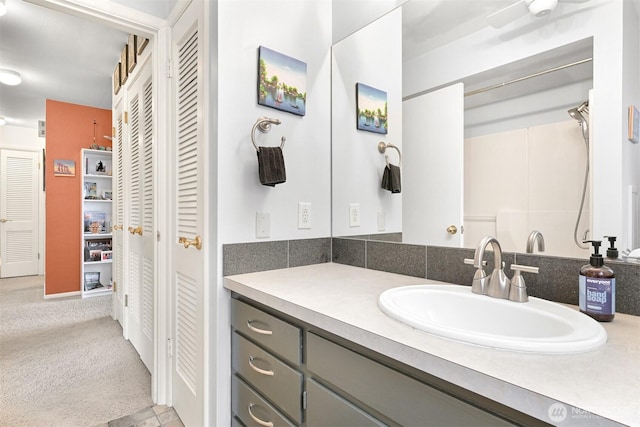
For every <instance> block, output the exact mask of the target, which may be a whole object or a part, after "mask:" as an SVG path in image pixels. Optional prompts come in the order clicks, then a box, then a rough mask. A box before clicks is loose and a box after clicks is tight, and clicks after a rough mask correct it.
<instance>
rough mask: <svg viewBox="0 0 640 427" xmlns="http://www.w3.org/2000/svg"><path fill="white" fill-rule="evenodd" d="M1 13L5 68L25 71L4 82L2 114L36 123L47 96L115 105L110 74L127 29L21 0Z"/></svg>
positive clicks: (14, 122)
mask: <svg viewBox="0 0 640 427" xmlns="http://www.w3.org/2000/svg"><path fill="white" fill-rule="evenodd" d="M6 3H7V9H8V11H7V14H6V15H4V16H2V17H0V68H8V69H12V70H14V71H17V72H19V73H20V74H21V76H22V83H21V84H20V85H18V86H5V85H2V84H0V116H4V117H5V118H6V119H7V124H8V125H11V126H20V127H28V128H37V126H38V120H44V119H45V100H46V99H53V100H57V101H63V102H70V103H74V104H82V105H88V106H91V107H98V108H105V109H110V108H111V76H112V73H113V69H114V68H115V65H116V64H117V62H118V61H119V58H120V52H121V51H122V48H123V47H124V45H125V44H126V42H127V38H128V34H126V33H124V32H122V31H118V30H114V29H110V28H108V27H105V26H101V25H99V24H96V23H95V22H92V21H87V20H84V19H80V18H77V17H73V16H69V15H65V14H63V13H60V12H56V11H53V10H49V9H46V8H44V7H41V6H36V5H33V4H30V3H27V2H24V1H22V0H6Z"/></svg>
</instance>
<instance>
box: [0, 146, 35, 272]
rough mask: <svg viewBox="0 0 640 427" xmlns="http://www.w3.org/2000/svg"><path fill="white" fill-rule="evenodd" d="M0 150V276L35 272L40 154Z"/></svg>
mask: <svg viewBox="0 0 640 427" xmlns="http://www.w3.org/2000/svg"><path fill="white" fill-rule="evenodd" d="M0 153H1V155H0V159H1V160H0V171H1V172H2V174H1V175H0V180H1V182H0V257H1V258H2V264H1V265H0V277H16V276H28V275H35V274H38V237H39V234H38V229H39V226H38V215H39V212H38V195H39V190H38V187H39V185H38V184H39V183H38V179H39V176H38V170H39V169H38V164H39V158H40V156H39V153H38V152H34V151H17V150H0Z"/></svg>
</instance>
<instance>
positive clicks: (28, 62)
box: [0, 0, 515, 128]
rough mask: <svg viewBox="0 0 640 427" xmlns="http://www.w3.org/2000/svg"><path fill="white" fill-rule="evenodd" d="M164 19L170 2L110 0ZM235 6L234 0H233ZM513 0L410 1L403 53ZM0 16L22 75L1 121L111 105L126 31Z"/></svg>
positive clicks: (473, 24) (2, 89) (5, 101)
mask: <svg viewBox="0 0 640 427" xmlns="http://www.w3.org/2000/svg"><path fill="white" fill-rule="evenodd" d="M111 1H112V2H115V3H119V4H122V5H125V6H128V7H131V8H133V9H137V10H140V11H142V12H145V13H147V14H150V15H153V16H157V17H160V18H166V17H167V16H168V14H169V12H170V10H171V8H172V7H173V6H174V5H175V4H176V1H177V0H153V1H150V0H111ZM235 1H237V0H235ZM514 1H515V0H409V1H408V2H407V3H406V4H405V5H403V8H404V9H403V17H404V18H403V56H404V57H405V59H406V58H409V57H412V56H416V55H418V54H420V53H422V52H425V51H427V50H429V49H433V48H435V47H437V46H441V45H444V44H446V43H448V42H450V41H453V40H455V39H457V38H459V37H462V36H465V35H468V34H471V33H473V32H475V31H478V30H480V29H482V28H484V27H486V26H487V23H486V16H487V15H489V14H490V13H492V12H494V11H496V10H498V9H500V8H502V7H504V6H506V5H509V4H511V3H513V2H514ZM6 3H7V7H8V13H7V14H6V15H5V16H3V17H0V68H9V69H13V70H15V71H18V72H19V73H20V74H21V75H22V79H23V82H22V84H20V85H19V86H13V87H11V86H5V85H1V84H0V116H4V117H5V118H6V119H7V123H8V125H12V126H21V127H28V128H37V124H38V120H44V119H45V100H46V99H53V100H57V101H63V102H70V103H74V104H81V105H87V106H91V107H97V108H105V109H110V108H111V93H112V86H111V76H112V73H113V69H114V67H115V65H116V63H117V61H118V60H119V58H120V52H121V51H122V48H123V47H124V45H125V44H126V41H127V37H128V34H127V33H124V32H122V31H119V30H115V29H113V28H109V27H107V26H104V25H101V24H98V23H96V22H94V21H89V20H86V19H82V18H78V17H75V16H69V15H66V14H63V13H61V12H57V11H53V10H50V9H47V8H44V7H41V6H37V5H34V4H31V3H28V2H26V1H24V0H6Z"/></svg>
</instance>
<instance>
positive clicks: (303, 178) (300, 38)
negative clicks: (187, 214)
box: [217, 0, 331, 243]
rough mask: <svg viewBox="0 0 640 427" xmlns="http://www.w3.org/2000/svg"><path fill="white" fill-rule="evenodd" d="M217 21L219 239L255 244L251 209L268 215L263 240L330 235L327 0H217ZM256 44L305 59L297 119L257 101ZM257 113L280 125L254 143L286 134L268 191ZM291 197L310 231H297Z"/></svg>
mask: <svg viewBox="0 0 640 427" xmlns="http://www.w3.org/2000/svg"><path fill="white" fill-rule="evenodd" d="M249 11H252V12H253V13H248V12H249ZM258 12H259V13H258ZM218 25H219V28H218V33H219V34H221V36H220V41H219V53H218V58H217V63H218V69H219V78H218V82H219V83H218V84H219V97H218V100H219V101H218V106H219V109H220V111H218V116H219V131H218V164H219V176H218V186H219V190H218V191H219V212H220V218H219V223H220V224H221V229H220V236H219V240H220V242H221V243H236V242H250V241H257V240H258V239H257V238H256V224H255V221H256V212H266V213H269V214H270V217H271V227H270V228H271V233H270V238H269V239H266V240H284V239H304V238H315V237H327V236H330V235H331V211H330V209H331V208H330V206H331V186H330V173H331V172H330V171H331V133H330V131H331V116H330V111H331V75H330V73H331V68H330V67H331V55H330V49H331V4H330V3H329V2H326V1H322V0H311V1H302V2H291V1H285V2H283V1H270V2H265V1H249V0H243V1H224V2H220V4H219V19H218ZM222 35H223V36H222ZM259 46H265V47H267V48H269V49H272V50H275V51H277V52H280V53H283V54H285V55H288V56H291V57H293V58H296V59H298V60H301V61H303V62H305V63H306V64H307V105H306V115H305V116H304V117H300V116H296V115H293V114H289V113H286V112H282V111H278V110H275V109H272V108H268V107H264V106H259V105H258V104H257V88H256V87H257V80H258V76H257V70H258V47H259ZM260 116H268V117H272V118H277V119H280V120H281V121H282V124H281V125H279V126H273V127H272V130H271V132H269V133H267V134H262V133H260V132H257V133H258V135H257V140H258V144H259V145H269V146H274V145H279V144H280V137H281V136H285V137H286V138H287V141H286V145H285V147H284V159H285V164H286V171H287V182H286V183H283V184H278V185H276V186H275V188H271V187H267V186H263V185H261V184H260V182H259V180H258V163H257V157H256V151H255V149H254V147H253V145H252V144H251V128H252V127H253V125H254V123H255V122H256V119H257V118H258V117H260ZM298 202H309V203H311V223H312V228H311V229H309V230H307V229H303V230H299V229H298V228H297V219H298ZM263 240H264V239H263Z"/></svg>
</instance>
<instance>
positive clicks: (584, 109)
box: [568, 101, 589, 144]
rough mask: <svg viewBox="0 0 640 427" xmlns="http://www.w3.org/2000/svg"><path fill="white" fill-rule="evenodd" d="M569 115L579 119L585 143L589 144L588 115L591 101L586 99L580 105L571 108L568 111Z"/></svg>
mask: <svg viewBox="0 0 640 427" xmlns="http://www.w3.org/2000/svg"><path fill="white" fill-rule="evenodd" d="M568 113H569V115H570V116H571V117H572V118H573V119H574V120H577V121H578V124H579V125H580V127H581V128H582V137H583V138H584V142H585V144H589V123H588V119H587V116H588V115H589V101H585V102H583V103H582V104H580V105H579V106H578V107H575V108H571V109H570V110H569V111H568Z"/></svg>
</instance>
